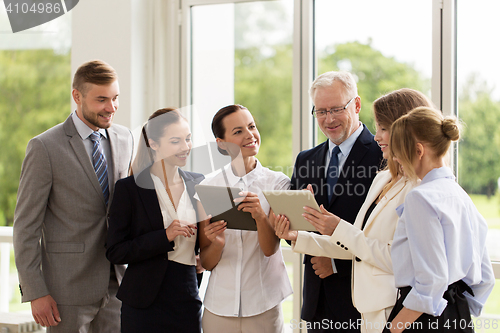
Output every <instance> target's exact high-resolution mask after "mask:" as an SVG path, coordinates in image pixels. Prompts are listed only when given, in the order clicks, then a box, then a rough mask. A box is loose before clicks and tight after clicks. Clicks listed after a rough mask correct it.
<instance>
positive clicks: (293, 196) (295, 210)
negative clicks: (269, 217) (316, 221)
mask: <svg viewBox="0 0 500 333" xmlns="http://www.w3.org/2000/svg"><path fill="white" fill-rule="evenodd" d="M262 193H264V196H265V197H266V199H267V201H268V202H269V204H270V205H271V208H272V209H273V212H274V214H275V215H285V216H286V217H287V218H288V220H289V221H290V230H306V231H316V228H314V226H313V225H312V224H311V223H309V222H308V221H307V220H306V219H305V218H304V217H303V216H302V214H303V213H304V212H305V210H304V207H305V206H308V207H311V208H313V209H316V210H317V211H318V212H319V211H320V209H319V206H318V203H317V202H316V199H314V195H313V194H312V193H311V192H310V191H304V190H284V191H278V190H274V191H262Z"/></svg>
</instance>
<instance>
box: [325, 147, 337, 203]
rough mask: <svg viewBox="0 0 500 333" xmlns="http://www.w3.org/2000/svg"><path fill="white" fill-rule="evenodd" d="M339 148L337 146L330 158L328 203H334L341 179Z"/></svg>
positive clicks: (327, 177)
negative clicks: (333, 198)
mask: <svg viewBox="0 0 500 333" xmlns="http://www.w3.org/2000/svg"><path fill="white" fill-rule="evenodd" d="M339 153H340V148H339V146H335V148H333V151H332V156H331V157H330V164H328V173H327V174H326V183H327V184H328V202H330V201H332V197H333V193H334V188H335V184H337V180H338V179H339V173H340V172H339V156H338V155H339Z"/></svg>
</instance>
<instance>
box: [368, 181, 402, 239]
mask: <svg viewBox="0 0 500 333" xmlns="http://www.w3.org/2000/svg"><path fill="white" fill-rule="evenodd" d="M390 180H391V177H389V178H388V179H387V181H382V182H378V183H379V184H378V186H377V191H374V193H375V198H373V201H375V199H376V197H377V196H378V194H380V193H381V192H382V190H383V188H384V186H385V185H387V184H388V183H389V181H390ZM406 181H407V180H406V178H401V179H399V180H398V181H397V183H396V184H394V185H393V186H392V187H391V189H390V190H389V191H388V192H387V193H386V195H385V196H384V197H383V198H382V199H381V200H380V202H379V203H378V204H377V206H376V207H375V209H374V210H373V212H372V213H371V214H370V217H369V218H368V221H366V225H365V228H364V230H368V228H369V227H370V226H371V224H372V222H373V221H374V220H375V219H376V218H377V216H378V214H379V213H380V212H381V211H382V210H383V209H384V208H385V207H386V206H387V205H388V204H389V203H390V202H391V200H392V199H393V198H394V197H395V196H396V195H397V194H398V193H399V192H401V190H402V189H403V188H404V187H405V185H406ZM373 201H371V202H373Z"/></svg>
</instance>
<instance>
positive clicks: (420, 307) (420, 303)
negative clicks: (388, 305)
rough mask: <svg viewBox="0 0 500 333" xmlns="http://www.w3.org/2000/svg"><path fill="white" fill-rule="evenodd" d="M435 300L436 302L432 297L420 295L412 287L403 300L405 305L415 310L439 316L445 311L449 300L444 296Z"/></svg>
mask: <svg viewBox="0 0 500 333" xmlns="http://www.w3.org/2000/svg"><path fill="white" fill-rule="evenodd" d="M435 301H436V302H435V303H436V304H434V300H433V298H432V297H430V296H424V295H420V294H418V293H417V291H416V290H415V288H412V289H411V291H410V292H409V293H408V295H407V296H406V298H405V300H404V301H403V306H404V307H405V308H408V309H410V310H413V311H419V312H424V313H427V314H430V315H433V316H435V317H437V316H440V315H441V314H442V313H443V311H444V309H445V308H446V306H447V305H448V301H446V300H445V299H444V298H442V297H440V298H439V299H438V300H435Z"/></svg>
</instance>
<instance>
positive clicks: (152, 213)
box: [135, 167, 164, 230]
mask: <svg viewBox="0 0 500 333" xmlns="http://www.w3.org/2000/svg"><path fill="white" fill-rule="evenodd" d="M150 169H151V168H150V167H149V168H146V169H144V170H143V171H142V172H141V173H140V174H139V176H137V178H136V180H135V181H136V184H137V191H138V192H139V197H140V198H141V201H142V204H143V205H144V210H145V211H146V213H147V215H148V217H149V221H150V223H151V228H152V229H153V230H160V229H164V225H163V215H162V213H161V209H160V203H159V202H158V196H157V195H156V190H155V185H154V183H153V179H152V178H151V175H150Z"/></svg>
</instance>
